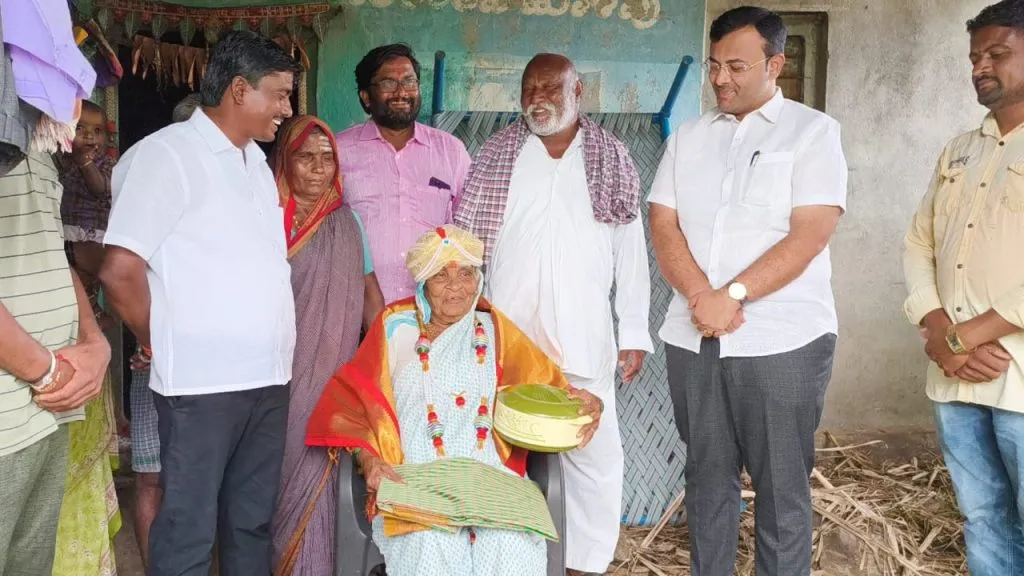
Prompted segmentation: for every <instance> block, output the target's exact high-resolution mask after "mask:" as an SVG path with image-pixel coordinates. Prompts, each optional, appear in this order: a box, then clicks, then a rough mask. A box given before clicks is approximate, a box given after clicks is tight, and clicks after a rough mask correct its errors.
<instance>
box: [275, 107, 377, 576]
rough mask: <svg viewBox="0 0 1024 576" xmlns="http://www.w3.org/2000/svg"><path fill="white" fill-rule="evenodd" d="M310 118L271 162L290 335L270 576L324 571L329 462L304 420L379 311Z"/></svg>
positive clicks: (291, 125) (322, 128)
mask: <svg viewBox="0 0 1024 576" xmlns="http://www.w3.org/2000/svg"><path fill="white" fill-rule="evenodd" d="M330 134H331V131H330V129H329V128H328V127H327V125H326V124H324V123H323V122H322V121H321V120H319V119H317V118H315V117H313V116H299V117H296V118H293V119H290V120H289V121H288V122H287V123H286V124H285V125H284V126H282V127H281V131H280V133H279V136H278V142H277V145H276V147H275V150H274V155H273V158H272V164H271V166H272V167H273V169H274V174H275V176H276V179H277V188H278V192H279V194H280V197H281V206H282V207H283V208H284V214H285V221H284V230H285V234H286V236H287V239H288V259H289V261H290V262H291V266H292V291H293V292H294V293H295V319H296V328H297V337H296V345H295V360H294V362H293V367H292V382H291V400H290V404H289V408H288V435H287V438H286V440H285V454H284V465H283V466H282V477H281V492H280V496H279V497H278V503H277V512H276V514H275V516H274V525H273V536H274V565H275V568H274V574H275V576H292V575H294V576H322V575H323V574H330V573H331V572H332V571H333V564H334V517H335V509H336V506H337V501H336V495H335V493H334V491H333V490H332V489H331V487H332V486H333V485H334V483H335V477H336V473H335V472H334V463H333V462H332V461H331V459H330V458H329V457H328V454H327V450H326V449H325V448H309V447H306V445H305V438H306V422H307V420H309V415H310V414H311V413H312V411H313V408H314V407H315V406H316V403H317V401H318V400H319V399H320V395H321V393H322V392H323V389H324V386H325V385H326V384H327V381H328V380H330V379H331V375H332V374H334V371H335V370H337V369H338V366H341V365H343V364H345V363H347V362H348V361H349V360H350V359H351V358H352V356H353V354H355V351H356V347H357V346H358V345H359V334H360V329H361V328H363V327H365V326H369V324H370V323H372V322H373V320H374V318H376V316H377V314H378V313H379V312H380V311H381V309H382V308H383V307H384V298H383V296H382V295H381V292H380V287H379V286H378V285H377V278H376V276H375V275H374V274H373V265H372V263H371V262H370V254H369V250H368V247H367V244H366V236H365V234H364V233H363V227H362V223H361V222H360V221H359V217H358V216H356V214H355V213H354V212H352V210H351V209H350V208H349V207H348V206H344V205H342V202H341V195H342V188H341V177H340V174H339V173H338V155H337V152H338V150H337V146H336V145H335V142H334V139H333V138H331V136H330Z"/></svg>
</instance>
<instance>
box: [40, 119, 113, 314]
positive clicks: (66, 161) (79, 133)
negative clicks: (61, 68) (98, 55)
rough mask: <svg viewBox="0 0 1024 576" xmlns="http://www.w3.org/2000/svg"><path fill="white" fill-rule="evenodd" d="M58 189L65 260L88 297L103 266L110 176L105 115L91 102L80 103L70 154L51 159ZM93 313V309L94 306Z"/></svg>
mask: <svg viewBox="0 0 1024 576" xmlns="http://www.w3.org/2000/svg"><path fill="white" fill-rule="evenodd" d="M54 163H55V164H56V165H57V170H58V172H59V174H60V183H61V185H62V186H63V187H64V197H63V200H62V201H61V205H60V216H61V219H62V220H63V221H64V240H65V242H68V243H69V245H70V248H69V251H68V252H69V253H68V256H69V259H70V260H71V264H72V265H73V266H74V267H75V269H76V270H77V271H78V273H79V276H80V277H81V278H82V282H83V283H84V284H85V287H86V290H87V291H88V292H89V296H90V298H91V299H92V298H95V296H96V291H97V289H98V287H99V286H98V283H97V276H98V274H99V270H100V264H102V263H103V235H104V232H105V231H106V228H107V219H108V218H109V217H110V202H111V200H110V173H111V171H112V170H113V168H114V161H113V159H112V158H111V157H110V156H108V155H107V116H106V113H104V111H103V108H100V107H99V106H97V105H96V104H94V103H93V102H89V101H87V100H84V101H82V116H81V118H80V119H79V121H78V127H77V129H76V131H75V140H74V143H73V144H72V151H71V153H70V154H66V153H63V154H57V155H56V157H55V158H54ZM94 309H96V307H95V306H94Z"/></svg>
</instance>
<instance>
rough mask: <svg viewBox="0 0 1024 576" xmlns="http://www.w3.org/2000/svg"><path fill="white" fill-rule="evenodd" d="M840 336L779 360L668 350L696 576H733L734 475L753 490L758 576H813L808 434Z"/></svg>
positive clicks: (711, 343) (706, 344) (714, 349)
mask: <svg viewBox="0 0 1024 576" xmlns="http://www.w3.org/2000/svg"><path fill="white" fill-rule="evenodd" d="M835 345H836V337H835V335H832V334H827V335H825V336H822V337H820V338H818V339H817V340H814V341H813V342H811V343H810V344H808V345H806V346H804V347H802V348H799V349H797V350H793V351H791V352H785V353H782V354H775V355H771V356H758V357H731V358H720V357H719V342H718V340H712V339H704V341H703V342H702V343H701V348H700V354H694V353H693V352H690V351H687V350H683V349H681V348H676V347H674V346H668V345H666V346H665V353H666V359H667V365H668V380H669V389H670V391H671V395H672V404H673V405H674V408H675V418H676V426H678V428H679V433H680V435H681V436H682V438H683V441H684V442H686V519H687V523H688V524H689V526H690V564H691V572H692V573H693V576H731V574H732V573H733V566H734V565H735V563H736V544H737V537H738V533H739V515H740V470H741V468H742V467H743V466H746V468H747V471H748V472H750V477H751V480H752V481H753V483H754V491H755V492H757V499H756V500H755V508H754V510H755V512H754V514H755V516H754V522H755V526H756V533H757V535H756V548H757V552H756V554H757V559H756V563H757V566H756V568H757V574H758V576H806V575H807V574H810V573H811V537H812V529H813V525H812V522H813V517H812V512H811V489H810V479H809V477H810V475H811V469H812V468H813V466H814V432H815V430H816V429H817V428H818V422H819V421H820V420H821V411H822V407H823V405H824V402H825V389H826V388H827V387H828V382H829V379H830V378H831V377H832V357H833V352H834V351H835Z"/></svg>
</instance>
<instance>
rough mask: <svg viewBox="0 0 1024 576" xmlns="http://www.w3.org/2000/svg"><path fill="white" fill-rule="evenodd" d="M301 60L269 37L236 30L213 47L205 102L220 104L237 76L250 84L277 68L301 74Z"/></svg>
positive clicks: (202, 91) (204, 86)
mask: <svg viewBox="0 0 1024 576" xmlns="http://www.w3.org/2000/svg"><path fill="white" fill-rule="evenodd" d="M300 70H301V67H300V66H299V63H298V62H296V61H295V59H294V58H292V57H291V56H289V55H288V53H287V52H285V51H284V50H282V49H281V47H280V46H278V45H277V44H275V43H274V41H273V40H271V39H269V38H264V37H263V36H260V35H259V34H256V33H255V32H250V31H248V30H242V31H238V30H232V31H231V32H228V33H227V34H225V35H224V36H222V37H221V39H220V40H219V41H218V42H217V43H216V44H214V45H213V47H212V48H210V52H209V61H208V62H207V64H206V73H205V74H204V75H203V81H202V83H201V85H200V88H199V92H200V94H202V104H203V106H209V107H211V108H216V107H217V106H219V105H220V101H221V98H223V97H224V92H225V91H226V90H227V89H228V86H230V85H231V82H232V81H233V80H234V79H235V77H237V76H241V77H242V78H244V79H245V81H246V82H248V83H249V85H250V86H253V87H256V86H257V85H258V84H259V82H260V80H262V79H263V78H264V77H265V76H267V75H269V74H274V73H275V72H291V73H292V74H296V75H297V74H298V73H299V71H300Z"/></svg>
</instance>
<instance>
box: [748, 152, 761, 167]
mask: <svg viewBox="0 0 1024 576" xmlns="http://www.w3.org/2000/svg"><path fill="white" fill-rule="evenodd" d="M760 157H761V151H760V150H754V155H753V156H751V157H750V167H751V168H753V167H754V164H757V159H758V158H760Z"/></svg>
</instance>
